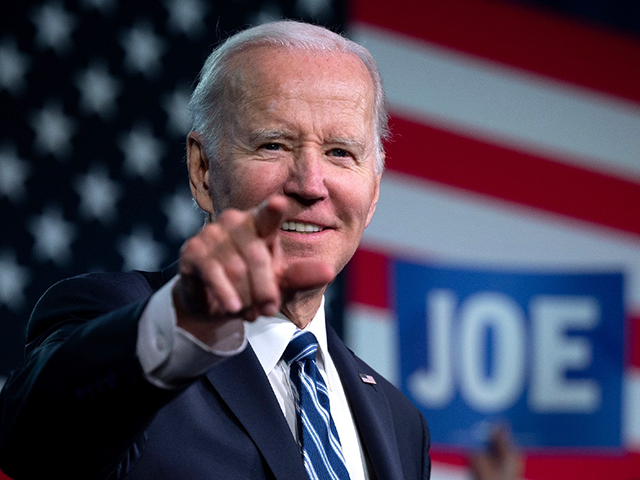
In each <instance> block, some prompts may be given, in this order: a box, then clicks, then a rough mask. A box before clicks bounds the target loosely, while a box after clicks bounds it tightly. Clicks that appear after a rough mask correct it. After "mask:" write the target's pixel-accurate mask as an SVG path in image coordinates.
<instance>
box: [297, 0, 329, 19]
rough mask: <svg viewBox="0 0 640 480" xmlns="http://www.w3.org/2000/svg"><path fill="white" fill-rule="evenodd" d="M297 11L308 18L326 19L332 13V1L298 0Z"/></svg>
mask: <svg viewBox="0 0 640 480" xmlns="http://www.w3.org/2000/svg"><path fill="white" fill-rule="evenodd" d="M296 10H297V11H298V13H300V14H301V15H303V16H307V17H312V18H321V17H325V16H327V15H328V14H330V13H331V0H297V2H296Z"/></svg>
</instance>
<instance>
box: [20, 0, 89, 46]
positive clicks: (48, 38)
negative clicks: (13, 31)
mask: <svg viewBox="0 0 640 480" xmlns="http://www.w3.org/2000/svg"><path fill="white" fill-rule="evenodd" d="M31 21H32V22H33V23H34V25H35V27H36V30H37V32H36V39H35V42H36V45H38V46H39V47H40V48H41V49H43V50H44V49H47V48H51V49H52V50H54V51H55V52H56V53H57V54H58V55H62V54H64V53H66V52H68V51H69V50H70V48H71V47H72V45H73V44H72V42H71V33H72V31H73V30H74V29H75V28H76V25H77V23H78V20H77V19H76V17H75V16H74V15H72V14H70V13H69V12H67V11H66V10H65V9H64V7H63V5H62V3H61V2H55V3H54V2H50V3H48V4H45V5H40V6H38V7H36V8H34V10H33V12H32V14H31Z"/></svg>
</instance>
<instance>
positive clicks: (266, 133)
mask: <svg viewBox="0 0 640 480" xmlns="http://www.w3.org/2000/svg"><path fill="white" fill-rule="evenodd" d="M279 138H285V139H293V138H294V136H293V135H292V134H291V133H287V132H285V131H284V130H276V129H268V128H261V129H259V130H255V131H253V132H251V134H250V135H249V140H250V141H251V142H255V141H264V140H277V139H279Z"/></svg>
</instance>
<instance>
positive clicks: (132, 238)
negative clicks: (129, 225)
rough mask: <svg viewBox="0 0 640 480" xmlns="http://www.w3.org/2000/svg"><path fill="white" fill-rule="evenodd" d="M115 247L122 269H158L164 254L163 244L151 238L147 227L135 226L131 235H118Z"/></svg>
mask: <svg viewBox="0 0 640 480" xmlns="http://www.w3.org/2000/svg"><path fill="white" fill-rule="evenodd" d="M117 247H118V251H119V252H120V255H122V258H123V259H124V266H123V269H124V270H143V271H155V270H159V269H160V268H161V262H162V259H163V258H164V256H165V248H164V246H163V245H162V244H160V243H159V242H156V241H155V240H154V239H153V234H152V233H151V230H150V229H149V228H148V227H135V228H134V229H133V232H132V233H131V235H129V236H123V237H120V239H119V240H118V245H117Z"/></svg>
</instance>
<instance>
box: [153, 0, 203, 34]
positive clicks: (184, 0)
mask: <svg viewBox="0 0 640 480" xmlns="http://www.w3.org/2000/svg"><path fill="white" fill-rule="evenodd" d="M164 5H165V7H166V8H167V10H168V11H169V19H168V20H167V23H168V24H169V29H170V30H171V31H173V32H176V33H182V34H184V35H186V36H187V38H189V39H191V40H195V39H197V38H198V37H200V36H201V35H202V34H203V33H205V32H206V28H205V23H204V20H205V17H206V14H207V11H208V7H207V5H206V4H205V3H203V2H202V1H201V0H167V1H165V3H164Z"/></svg>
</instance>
